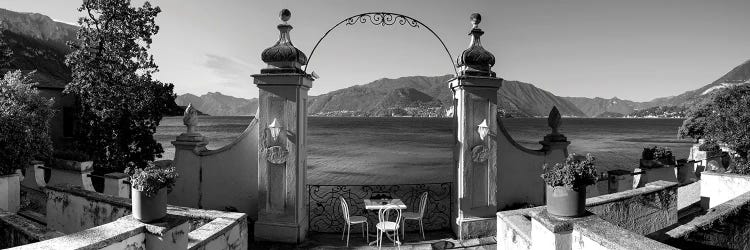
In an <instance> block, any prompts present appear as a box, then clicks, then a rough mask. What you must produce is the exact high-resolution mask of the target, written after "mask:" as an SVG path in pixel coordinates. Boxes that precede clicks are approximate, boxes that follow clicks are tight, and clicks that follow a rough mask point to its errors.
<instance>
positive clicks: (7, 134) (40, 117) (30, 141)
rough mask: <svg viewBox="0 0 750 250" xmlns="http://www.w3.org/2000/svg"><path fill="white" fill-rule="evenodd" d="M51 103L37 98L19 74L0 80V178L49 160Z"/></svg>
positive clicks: (27, 81)
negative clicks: (37, 162)
mask: <svg viewBox="0 0 750 250" xmlns="http://www.w3.org/2000/svg"><path fill="white" fill-rule="evenodd" d="M52 103H53V102H52V100H51V99H45V98H44V97H42V96H40V95H39V91H38V90H36V89H35V88H34V87H32V84H31V82H30V81H29V78H28V76H25V75H23V74H21V71H14V72H8V73H6V74H5V76H4V77H3V78H0V142H2V143H0V152H2V154H0V175H7V174H12V173H15V171H16V169H22V168H24V167H26V166H27V165H28V164H29V162H30V161H31V160H34V159H37V160H45V159H46V158H48V157H49V154H50V151H52V141H51V140H50V137H49V121H50V119H52Z"/></svg>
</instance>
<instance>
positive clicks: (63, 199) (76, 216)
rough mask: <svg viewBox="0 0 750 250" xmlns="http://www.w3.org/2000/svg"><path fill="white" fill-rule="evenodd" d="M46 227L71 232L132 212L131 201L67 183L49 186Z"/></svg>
mask: <svg viewBox="0 0 750 250" xmlns="http://www.w3.org/2000/svg"><path fill="white" fill-rule="evenodd" d="M46 193H47V217H46V218H47V227H49V228H51V229H54V230H58V231H60V232H63V233H66V234H70V233H75V232H79V231H82V230H86V229H89V228H92V227H95V226H99V225H104V224H107V223H110V222H112V221H115V220H117V219H119V218H120V217H123V216H126V215H128V214H130V200H128V199H124V198H118V197H114V196H109V195H105V194H101V193H97V192H94V191H89V190H84V189H82V188H81V187H78V186H72V185H67V184H60V185H52V186H47V189H46Z"/></svg>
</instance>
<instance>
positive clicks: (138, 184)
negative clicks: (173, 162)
mask: <svg viewBox="0 0 750 250" xmlns="http://www.w3.org/2000/svg"><path fill="white" fill-rule="evenodd" d="M132 172H133V174H132V175H130V185H131V186H132V187H133V188H134V189H135V190H138V191H141V192H143V193H144V194H145V195H146V197H154V196H155V195H156V194H157V193H158V192H159V190H160V189H162V188H167V192H172V187H174V183H175V179H177V177H178V174H177V172H176V171H175V169H174V167H169V168H159V167H157V166H155V165H154V164H153V163H151V162H149V163H148V166H147V167H146V168H133V169H132Z"/></svg>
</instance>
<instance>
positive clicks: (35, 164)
mask: <svg viewBox="0 0 750 250" xmlns="http://www.w3.org/2000/svg"><path fill="white" fill-rule="evenodd" d="M42 167H44V163H43V162H41V161H32V162H31V164H29V165H28V166H26V169H25V171H26V174H25V175H24V177H23V181H22V182H21V185H22V186H24V187H26V188H29V189H33V190H37V191H42V188H43V187H44V186H46V185H47V182H46V181H44V169H42Z"/></svg>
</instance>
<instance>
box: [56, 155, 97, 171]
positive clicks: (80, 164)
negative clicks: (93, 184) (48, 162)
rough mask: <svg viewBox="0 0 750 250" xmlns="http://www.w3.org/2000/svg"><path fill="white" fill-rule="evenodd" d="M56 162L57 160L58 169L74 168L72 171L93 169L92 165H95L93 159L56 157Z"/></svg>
mask: <svg viewBox="0 0 750 250" xmlns="http://www.w3.org/2000/svg"><path fill="white" fill-rule="evenodd" d="M54 162H55V167H57V168H58V169H65V170H72V171H78V172H87V171H91V170H92V167H93V166H94V162H93V161H72V160H65V159H59V158H55V159H54Z"/></svg>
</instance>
